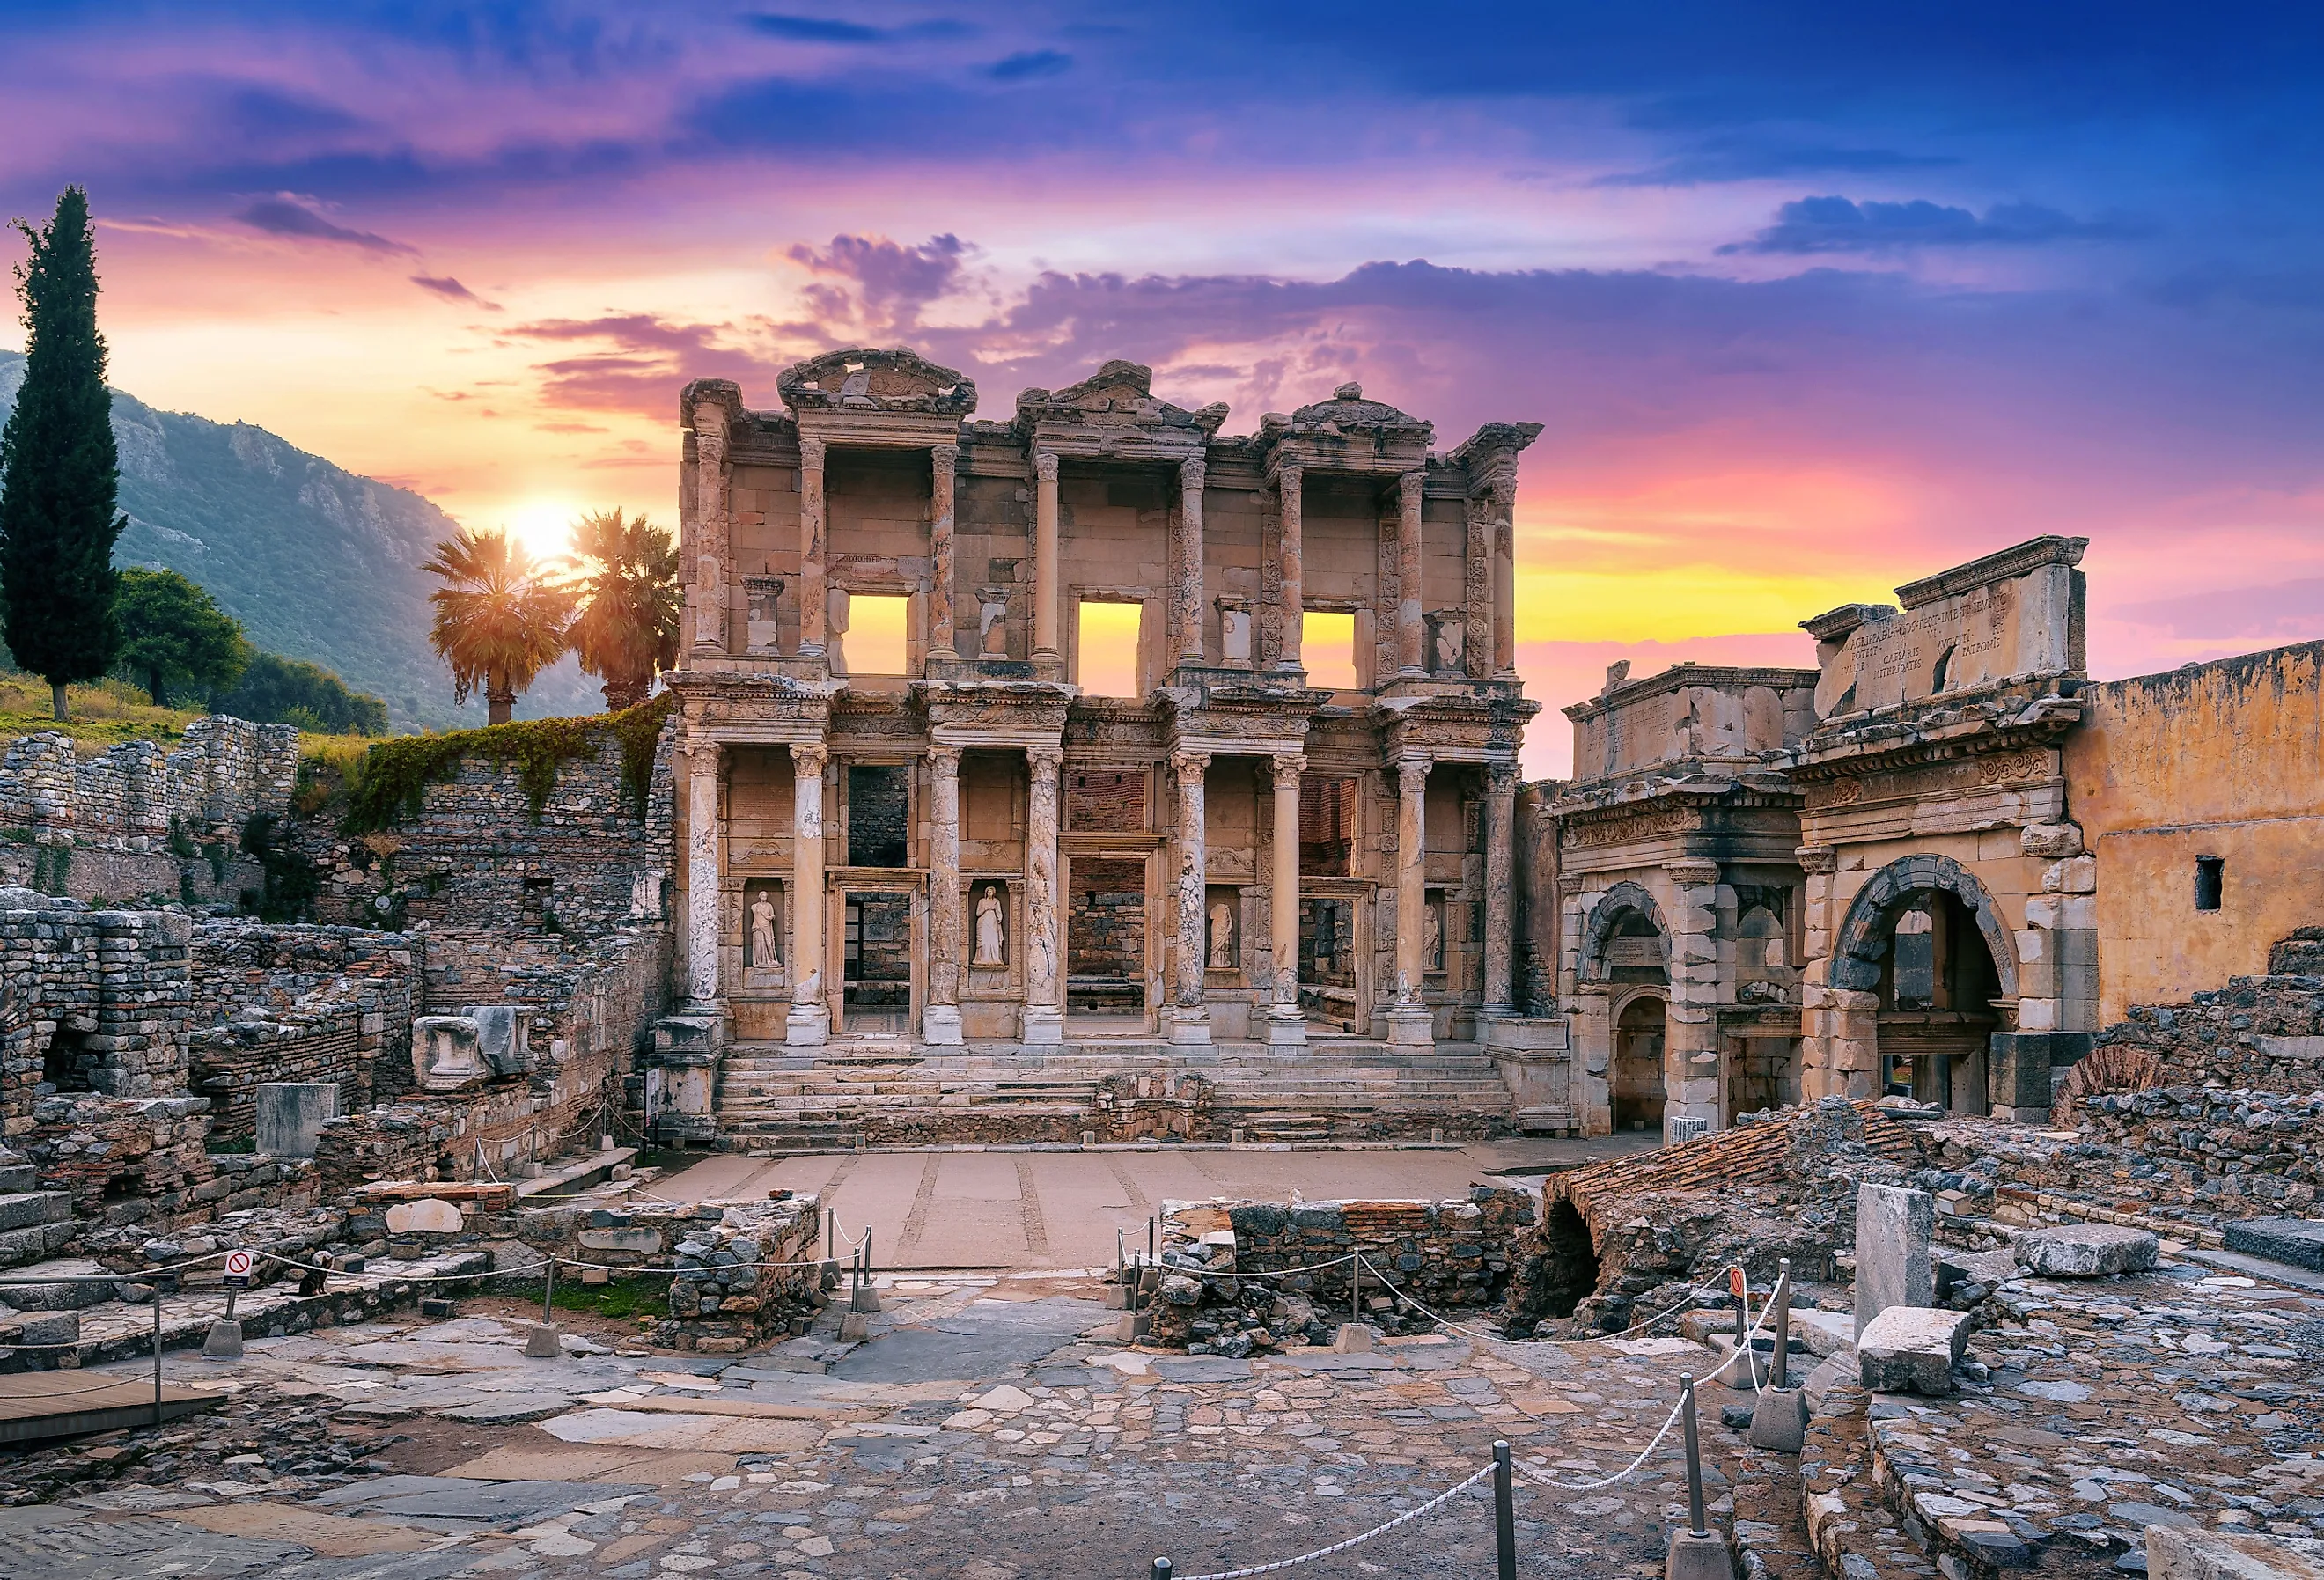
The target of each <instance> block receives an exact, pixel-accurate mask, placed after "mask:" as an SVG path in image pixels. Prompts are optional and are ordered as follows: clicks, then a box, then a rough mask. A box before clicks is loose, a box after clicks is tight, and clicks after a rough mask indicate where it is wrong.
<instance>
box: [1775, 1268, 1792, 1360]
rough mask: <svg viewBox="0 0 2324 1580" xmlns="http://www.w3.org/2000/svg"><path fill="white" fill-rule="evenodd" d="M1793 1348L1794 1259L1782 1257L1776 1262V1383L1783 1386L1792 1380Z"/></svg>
mask: <svg viewBox="0 0 2324 1580" xmlns="http://www.w3.org/2000/svg"><path fill="white" fill-rule="evenodd" d="M1791 1348H1792V1259H1791V1258H1790V1257H1788V1256H1786V1257H1783V1258H1780V1259H1779V1260H1778V1261H1776V1263H1775V1386H1776V1387H1777V1388H1781V1387H1783V1386H1784V1383H1786V1382H1787V1381H1790V1366H1789V1357H1790V1354H1791Z"/></svg>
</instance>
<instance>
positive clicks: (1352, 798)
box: [1299, 773, 1356, 878]
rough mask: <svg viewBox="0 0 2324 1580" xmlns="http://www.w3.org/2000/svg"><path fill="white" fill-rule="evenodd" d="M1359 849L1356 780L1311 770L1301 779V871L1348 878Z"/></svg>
mask: <svg viewBox="0 0 2324 1580" xmlns="http://www.w3.org/2000/svg"><path fill="white" fill-rule="evenodd" d="M1355 849H1356V781H1354V780H1352V779H1326V778H1324V777H1323V776H1322V775H1320V774H1313V773H1311V774H1308V775H1306V776H1305V777H1304V778H1302V779H1301V780H1300V781H1299V875H1300V876H1301V877H1304V878H1344V877H1346V876H1348V874H1349V872H1350V870H1351V869H1350V867H1349V863H1350V861H1351V859H1352V858H1353V856H1354V855H1355Z"/></svg>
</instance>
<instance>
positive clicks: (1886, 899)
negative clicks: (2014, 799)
mask: <svg viewBox="0 0 2324 1580" xmlns="http://www.w3.org/2000/svg"><path fill="white" fill-rule="evenodd" d="M1831 985H1832V986H1834V987H1837V988H1845V989H1849V990H1850V991H1853V992H1858V993H1873V994H1875V995H1876V996H1877V1003H1878V1009H1877V1014H1876V1016H1875V1021H1876V1031H1875V1049H1874V1050H1875V1053H1876V1056H1877V1059H1876V1064H1875V1079H1876V1082H1877V1086H1876V1089H1877V1091H1878V1092H1880V1093H1882V1094H1884V1095H1896V1096H1907V1097H1912V1098H1914V1099H1915V1100H1916V1101H1919V1102H1923V1103H1934V1104H1940V1105H1941V1106H1943V1107H1945V1108H1947V1109H1950V1110H1952V1111H1953V1112H1956V1113H1985V1112H1987V1106H1988V1101H1989V1099H1988V1096H1987V1092H1988V1079H1989V1076H1988V1070H1989V1066H1990V1062H1991V1054H1990V1039H1991V1037H1992V1035H1993V1033H1994V1031H1995V1030H1998V1029H1999V1028H2000V1027H2001V1026H2002V1024H2003V1009H2004V1006H2005V1005H2007V1004H2009V1003H2014V1002H2015V998H2016V996H2017V972H2016V958H2015V951H2014V950H2013V949H2012V947H2011V944H2010V938H2009V934H2008V932H2007V930H2006V929H2005V928H2004V927H2003V925H2002V922H2001V919H2000V917H1999V915H1998V914H1997V911H1996V910H1995V908H1994V904H1993V898H1992V896H1991V895H1989V894H1988V893H1987V892H1986V890H1985V886H1984V885H1983V884H1982V883H1979V882H1978V881H1977V877H1976V874H1974V873H1971V872H1969V870H1968V869H1967V868H1966V867H1963V866H1962V865H1961V864H1960V863H1958V862H1955V861H1952V860H1950V859H1949V858H1947V857H1944V856H1912V857H1908V858H1906V859H1905V860H1903V861H1899V862H1895V863H1893V864H1890V865H1888V866H1886V867H1884V868H1883V869H1881V870H1880V871H1879V872H1878V873H1874V874H1873V876H1872V879H1871V881H1870V882H1867V883H1866V884H1865V886H1864V887H1863V888H1862V889H1860V890H1858V892H1857V896H1856V900H1855V902H1854V903H1853V904H1852V905H1851V906H1849V912H1848V918H1847V919H1846V920H1845V921H1844V922H1843V923H1842V924H1841V926H1840V937H1839V939H1838V947H1837V948H1836V949H1835V950H1834V952H1833V956H1832V964H1831Z"/></svg>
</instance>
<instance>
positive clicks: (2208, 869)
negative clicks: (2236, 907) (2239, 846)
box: [2195, 855, 2227, 910]
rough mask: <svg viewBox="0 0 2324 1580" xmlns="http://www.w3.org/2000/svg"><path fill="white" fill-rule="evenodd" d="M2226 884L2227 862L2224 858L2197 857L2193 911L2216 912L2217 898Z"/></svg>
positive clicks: (2213, 856) (2211, 856) (2215, 856)
mask: <svg viewBox="0 0 2324 1580" xmlns="http://www.w3.org/2000/svg"><path fill="white" fill-rule="evenodd" d="M2226 887H2227V858H2226V857H2225V856H2217V855H2199V856H2197V857H2196V858H2195V909H2196V910H2218V909H2219V896H2220V894H2221V893H2222V892H2224V891H2225V889H2226Z"/></svg>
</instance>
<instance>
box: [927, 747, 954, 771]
mask: <svg viewBox="0 0 2324 1580" xmlns="http://www.w3.org/2000/svg"><path fill="white" fill-rule="evenodd" d="M928 766H929V767H931V768H933V769H935V770H936V772H938V773H940V774H943V775H944V776H945V777H946V778H951V777H953V776H954V775H957V774H958V773H959V772H960V748H959V747H958V746H950V745H946V744H945V743H944V742H942V741H938V742H937V743H936V744H935V745H933V746H930V747H929V748H928Z"/></svg>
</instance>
